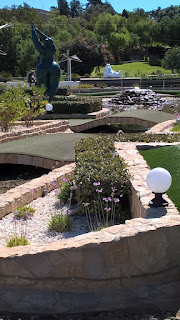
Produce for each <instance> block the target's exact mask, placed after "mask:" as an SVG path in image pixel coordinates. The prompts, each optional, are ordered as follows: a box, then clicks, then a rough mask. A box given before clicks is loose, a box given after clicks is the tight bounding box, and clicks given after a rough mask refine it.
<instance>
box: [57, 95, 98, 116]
mask: <svg viewBox="0 0 180 320" xmlns="http://www.w3.org/2000/svg"><path fill="white" fill-rule="evenodd" d="M52 105H53V113H55V114H72V113H83V114H85V113H91V112H97V111H100V110H101V109H102V102H101V99H92V98H91V99H90V98H85V99H82V98H81V99H77V97H76V98H75V99H63V100H59V99H57V100H55V101H53V103H52Z"/></svg>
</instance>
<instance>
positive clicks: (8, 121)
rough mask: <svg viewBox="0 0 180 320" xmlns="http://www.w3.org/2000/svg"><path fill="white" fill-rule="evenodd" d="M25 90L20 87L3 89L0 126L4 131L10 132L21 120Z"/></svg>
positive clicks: (0, 96)
mask: <svg viewBox="0 0 180 320" xmlns="http://www.w3.org/2000/svg"><path fill="white" fill-rule="evenodd" d="M23 93H24V90H23V88H21V87H20V86H18V87H17V88H15V87H12V86H11V87H10V88H9V89H8V90H7V89H6V88H3V89H2V92H1V94H0V126H1V130H2V131H8V130H9V128H10V127H11V126H12V125H13V122H14V121H16V120H20V119H21V116H22V111H23V107H24V103H23V99H22V95H23Z"/></svg>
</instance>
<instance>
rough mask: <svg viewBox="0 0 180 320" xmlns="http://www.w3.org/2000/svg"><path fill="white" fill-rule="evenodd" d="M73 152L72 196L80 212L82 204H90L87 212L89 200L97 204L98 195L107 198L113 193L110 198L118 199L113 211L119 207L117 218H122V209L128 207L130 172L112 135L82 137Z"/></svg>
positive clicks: (91, 205) (82, 207) (124, 217)
mask: <svg viewBox="0 0 180 320" xmlns="http://www.w3.org/2000/svg"><path fill="white" fill-rule="evenodd" d="M75 152H76V170H75V178H76V185H77V192H76V195H77V196H76V197H77V201H78V208H79V210H80V212H82V213H84V212H85V208H84V205H83V203H84V204H87V203H88V204H90V207H89V209H90V212H93V211H94V204H93V203H97V201H98V197H99V196H100V195H101V197H105V198H109V197H111V195H112V193H113V197H114V198H121V201H120V203H119V204H118V206H117V210H116V213H117V212H118V213H119V212H120V206H121V211H122V212H121V219H122V220H124V219H126V218H127V212H126V213H124V209H125V208H126V209H127V207H128V200H127V195H128V194H129V193H130V175H129V172H128V169H127V166H126V163H125V161H124V159H123V158H120V157H119V156H118V154H116V152H115V148H114V138H113V137H110V136H108V137H103V138H102V137H95V138H88V139H83V140H81V141H80V142H78V144H76V148H75ZM98 186H99V188H98ZM97 190H99V191H97ZM122 208H123V209H122ZM123 215H124V216H123ZM128 217H129V212H128Z"/></svg>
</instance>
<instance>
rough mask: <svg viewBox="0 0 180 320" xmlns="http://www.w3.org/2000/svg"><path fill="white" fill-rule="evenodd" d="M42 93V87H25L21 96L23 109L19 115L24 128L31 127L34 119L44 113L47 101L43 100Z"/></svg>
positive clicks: (43, 89)
mask: <svg viewBox="0 0 180 320" xmlns="http://www.w3.org/2000/svg"><path fill="white" fill-rule="evenodd" d="M44 91H45V88H44V87H43V86H42V87H41V88H38V87H36V86H32V87H31V88H27V87H25V90H24V94H23V96H22V100H23V104H24V108H23V110H22V113H21V115H22V117H23V120H24V121H25V124H26V127H30V126H32V125H33V121H34V119H35V118H36V117H37V116H38V115H40V114H41V113H42V112H43V111H44V107H45V105H46V104H47V103H48V101H47V100H44Z"/></svg>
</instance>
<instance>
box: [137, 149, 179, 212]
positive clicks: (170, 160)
mask: <svg viewBox="0 0 180 320" xmlns="http://www.w3.org/2000/svg"><path fill="white" fill-rule="evenodd" d="M140 153H141V155H142V156H143V157H144V159H145V160H146V161H147V163H148V165H149V166H150V168H151V169H153V168H156V167H162V168H165V169H166V170H168V171H169V172H170V174H171V176H172V185H171V187H170V188H169V190H168V191H167V194H168V196H169V198H170V199H171V200H172V201H173V203H174V204H175V206H176V207H177V208H178V210H179V211H180V144H179V145H177V146H168V147H159V148H154V149H150V150H145V151H140Z"/></svg>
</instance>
